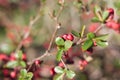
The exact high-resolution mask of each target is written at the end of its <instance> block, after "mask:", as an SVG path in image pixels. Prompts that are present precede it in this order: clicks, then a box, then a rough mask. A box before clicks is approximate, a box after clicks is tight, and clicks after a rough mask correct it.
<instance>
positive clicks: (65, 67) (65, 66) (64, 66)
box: [61, 59, 68, 69]
mask: <svg viewBox="0 0 120 80" xmlns="http://www.w3.org/2000/svg"><path fill="white" fill-rule="evenodd" d="M61 62H62V63H63V65H64V67H65V69H68V67H67V65H66V64H65V63H64V61H63V59H61Z"/></svg>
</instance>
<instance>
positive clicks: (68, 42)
mask: <svg viewBox="0 0 120 80" xmlns="http://www.w3.org/2000/svg"><path fill="white" fill-rule="evenodd" d="M72 44H73V42H72V41H70V40H66V41H65V50H68V49H69V48H71V46H72Z"/></svg>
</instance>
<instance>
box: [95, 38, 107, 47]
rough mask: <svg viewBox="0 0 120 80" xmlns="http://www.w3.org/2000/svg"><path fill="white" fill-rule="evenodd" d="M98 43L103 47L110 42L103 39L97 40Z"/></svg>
mask: <svg viewBox="0 0 120 80" xmlns="http://www.w3.org/2000/svg"><path fill="white" fill-rule="evenodd" d="M96 44H97V45H99V46H101V47H106V46H108V42H106V41H102V40H99V41H96Z"/></svg>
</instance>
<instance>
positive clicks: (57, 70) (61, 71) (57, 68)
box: [54, 66, 64, 73]
mask: <svg viewBox="0 0 120 80" xmlns="http://www.w3.org/2000/svg"><path fill="white" fill-rule="evenodd" d="M54 70H55V72H56V73H63V72H64V70H63V69H62V68H61V67H60V66H56V67H55V69H54Z"/></svg>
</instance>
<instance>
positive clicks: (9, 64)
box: [6, 61, 19, 68]
mask: <svg viewBox="0 0 120 80" xmlns="http://www.w3.org/2000/svg"><path fill="white" fill-rule="evenodd" d="M17 66H19V64H18V62H17V61H9V62H8V63H7V64H6V67H8V68H15V67H17Z"/></svg>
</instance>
